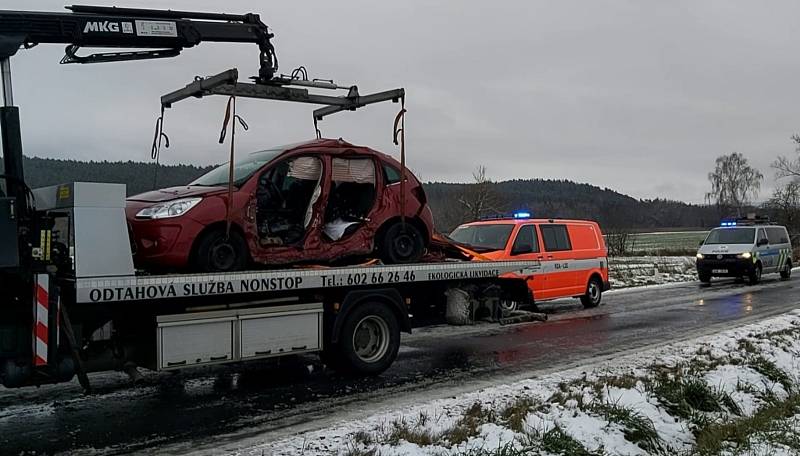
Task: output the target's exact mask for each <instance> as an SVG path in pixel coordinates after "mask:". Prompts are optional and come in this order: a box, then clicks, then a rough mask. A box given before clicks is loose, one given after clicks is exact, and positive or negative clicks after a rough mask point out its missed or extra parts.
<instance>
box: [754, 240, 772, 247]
mask: <svg viewBox="0 0 800 456" xmlns="http://www.w3.org/2000/svg"><path fill="white" fill-rule="evenodd" d="M767 244H769V240H767V239H759V240H758V242H757V243H756V247H761V246H762V245H767Z"/></svg>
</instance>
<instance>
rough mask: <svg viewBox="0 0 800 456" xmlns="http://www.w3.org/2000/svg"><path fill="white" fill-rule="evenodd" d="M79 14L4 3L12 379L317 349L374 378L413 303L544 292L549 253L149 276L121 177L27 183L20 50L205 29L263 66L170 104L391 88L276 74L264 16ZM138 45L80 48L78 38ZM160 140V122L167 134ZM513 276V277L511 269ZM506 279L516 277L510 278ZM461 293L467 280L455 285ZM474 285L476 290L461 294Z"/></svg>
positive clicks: (4, 303) (191, 36)
mask: <svg viewBox="0 0 800 456" xmlns="http://www.w3.org/2000/svg"><path fill="white" fill-rule="evenodd" d="M69 9H70V10H71V11H70V12H61V13H49V12H27V11H2V10H0V69H2V82H3V85H2V87H3V96H4V106H3V107H1V108H0V129H2V146H3V163H4V166H5V174H3V175H2V178H3V180H4V181H5V195H0V196H2V197H0V379H1V380H2V384H3V385H4V386H5V387H9V388H12V387H22V386H29V385H41V384H47V383H58V382H65V381H71V380H72V379H73V378H74V377H75V376H76V375H77V376H78V379H79V381H80V382H81V385H82V386H83V387H84V388H85V390H87V391H89V390H90V387H91V385H90V383H89V378H88V376H87V375H86V374H87V373H88V372H96V371H104V370H126V371H129V372H130V371H131V370H133V371H135V369H136V368H137V367H144V368H149V369H154V370H177V369H182V368H187V367H192V366H203V365H213V364H220V363H232V362H246V361H252V360H259V359H266V358H280V357H282V356H287V355H297V354H302V353H315V352H318V353H321V354H322V356H323V358H324V360H325V362H326V364H328V365H330V366H333V367H335V368H336V369H338V370H341V371H345V372H349V373H353V374H360V375H374V374H378V373H380V372H382V371H384V370H385V369H387V368H388V367H389V366H390V365H391V364H392V362H393V361H394V360H395V358H396V355H397V351H398V349H399V344H400V333H401V332H410V331H411V327H412V318H413V317H412V316H413V315H418V314H420V313H424V312H427V311H429V310H430V309H435V310H436V311H438V312H441V313H444V309H445V307H447V306H448V300H452V299H453V298H452V297H453V296H461V297H462V298H463V296H468V301H469V302H468V305H467V308H468V309H469V312H471V313H472V314H473V315H472V316H475V314H480V313H483V314H485V315H488V316H490V317H494V318H500V317H503V316H504V314H503V312H504V310H503V309H506V308H507V306H504V305H503V304H504V303H508V302H529V301H530V300H532V297H531V296H530V293H529V292H528V289H527V286H526V285H525V282H524V281H523V280H522V279H515V278H514V277H515V276H516V275H520V276H522V275H532V274H535V273H536V272H537V271H539V270H540V268H541V265H540V263H539V262H537V261H479V262H470V261H439V262H433V263H418V264H403V265H374V264H368V265H361V266H346V267H305V268H301V267H296V268H288V269H280V270H254V271H246V272H236V273H206V274H167V275H150V274H146V273H141V272H139V271H136V270H134V268H133V261H132V253H131V247H130V242H129V234H128V229H127V226H126V221H125V216H124V205H125V186H124V185H120V184H102V183H81V182H76V183H67V184H64V185H56V186H53V187H47V188H42V189H35V190H31V189H30V188H29V187H28V186H27V185H26V183H25V179H24V174H23V169H22V142H21V134H20V125H19V112H18V108H17V107H16V106H14V104H13V95H12V86H11V71H10V58H11V57H12V56H13V55H15V54H16V52H17V51H18V50H19V49H20V48H23V47H24V48H26V49H27V48H30V47H33V46H35V45H37V44H40V43H62V44H66V45H67V48H66V55H65V57H64V59H63V60H62V63H103V62H114V61H124V60H142V59H152V58H162V57H173V56H175V55H177V54H178V53H180V51H181V50H182V49H184V48H187V47H191V46H194V45H196V44H199V43H200V42H203V41H217V42H248V43H255V44H257V45H258V47H259V65H260V69H259V73H258V75H257V76H256V77H254V78H253V79H254V81H253V82H248V83H244V82H237V81H236V78H237V76H238V74H237V73H236V72H230V71H229V72H226V73H223V74H221V75H220V76H217V77H212V78H208V79H198V80H195V81H194V82H193V83H191V84H189V85H188V86H187V87H186V88H185V89H181V90H179V91H176V92H173V93H171V94H168V95H167V96H165V97H166V98H162V106H165V107H168V106H170V105H171V104H172V103H174V102H176V101H179V100H181V99H184V98H187V97H192V96H195V97H200V96H205V95H212V94H225V95H230V94H231V93H230V91H231V87H232V86H233V89H234V91H235V95H237V96H250V97H254V98H262V99H271V100H283V101H291V102H303V103H314V104H319V105H323V107H322V108H320V109H318V110H317V111H315V114H314V121H315V124H316V121H317V120H321V119H322V117H324V116H326V115H329V114H332V113H335V112H340V111H346V110H355V109H357V108H360V107H362V106H365V105H367V104H371V103H375V102H380V101H389V100H391V101H397V100H398V98H400V99H402V97H404V95H405V94H404V92H403V90H402V89H395V90H392V91H388V92H381V93H378V94H373V95H367V96H361V95H359V93H358V89H357V88H356V87H355V86H351V87H347V88H346V89H347V91H348V92H347V95H346V96H327V95H316V94H313V93H309V91H308V89H309V88H313V89H334V90H335V89H342V87H339V86H336V85H335V84H333V83H332V82H329V81H328V82H326V81H318V80H308V79H306V78H304V77H298V76H297V74H294V75H292V76H284V75H276V74H275V72H276V70H277V59H276V57H275V53H274V48H273V46H272V43H271V41H270V40H271V38H272V34H271V33H270V32H269V30H268V29H267V26H266V25H264V24H263V23H262V22H261V20H260V18H259V16H258V15H255V14H245V15H231V14H212V13H193V12H181V11H168V10H142V9H127V8H108V7H89V6H72V7H69ZM84 46H88V47H104V48H109V47H110V48H138V49H141V50H134V51H114V52H107V53H100V54H92V55H88V56H79V55H78V51H79V48H80V47H84ZM157 137H159V134H158V133H157ZM509 274H510V275H511V278H509ZM501 276H505V277H502V278H501ZM453 290H460V293H457V294H454V293H452V291H453ZM464 290H468V292H465V291H464Z"/></svg>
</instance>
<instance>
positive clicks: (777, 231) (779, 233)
mask: <svg viewBox="0 0 800 456" xmlns="http://www.w3.org/2000/svg"><path fill="white" fill-rule="evenodd" d="M767 238H768V239H769V243H770V244H788V243H789V235H788V234H787V233H786V228H782V227H777V226H776V227H773V228H767Z"/></svg>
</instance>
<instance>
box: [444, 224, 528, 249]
mask: <svg viewBox="0 0 800 456" xmlns="http://www.w3.org/2000/svg"><path fill="white" fill-rule="evenodd" d="M513 229H514V225H510V224H496V225H494V224H493V225H462V226H459V227H458V228H456V229H455V230H453V232H452V233H450V238H451V239H453V240H454V241H456V242H460V243H462V244H467V245H470V246H472V247H475V248H478V249H481V250H503V249H505V248H506V244H507V243H508V237H509V236H510V235H511V231H512V230H513Z"/></svg>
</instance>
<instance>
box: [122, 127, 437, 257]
mask: <svg viewBox="0 0 800 456" xmlns="http://www.w3.org/2000/svg"><path fill="white" fill-rule="evenodd" d="M400 175H401V173H400V163H398V162H397V161H396V160H395V159H393V158H392V157H390V156H388V155H386V154H383V153H380V152H377V151H375V150H372V149H369V148H367V147H361V146H354V145H352V144H349V143H347V142H345V141H343V140H341V139H339V140H335V139H319V140H313V141H309V142H305V143H300V144H293V145H289V146H282V147H276V148H273V149H269V150H263V151H260V152H254V153H252V154H249V155H248V156H246V157H244V158H242V159H240V160H237V161H236V162H235V164H234V185H235V187H234V192H233V198H232V204H231V208H230V211H231V221H232V226H231V230H230V232H229V233H228V234H226V204H225V203H226V200H227V198H228V165H227V164H225V165H221V166H219V167H217V168H215V169H213V170H211V171H210V172H208V173H207V174H205V175H203V176H201V177H200V178H198V179H197V180H195V181H194V182H192V183H190V184H189V185H186V186H183V187H172V188H165V189H161V190H155V191H151V192H147V193H142V194H140V195H136V196H132V197H130V198H128V202H127V209H126V213H127V218H128V223H129V225H130V228H131V233H132V234H131V235H132V241H133V246H134V262H135V264H136V266H137V267H140V268H145V269H159V270H163V269H173V270H177V269H179V270H186V269H190V270H196V271H203V272H211V271H236V270H242V269H246V268H247V266H248V265H249V264H250V263H251V262H253V263H260V264H265V265H279V264H287V263H297V262H333V261H338V260H342V259H344V258H347V257H351V258H352V257H356V258H357V257H364V256H367V255H378V256H379V257H380V258H381V259H382V260H383V261H384V262H385V263H408V262H414V261H417V260H419V259H420V258H421V257H422V255H423V254H424V252H425V249H426V247H427V245H428V243H429V242H430V238H431V234H432V233H433V217H432V214H431V210H430V208H429V207H428V205H427V201H426V198H425V193H424V191H423V188H422V185H421V184H420V182H419V181H418V180H417V179H416V178H415V177H414V176H413V175H412V174H411V173H410V172H408V171H406V185H405V192H406V195H405V210H404V211H403V210H401V201H402V198H401V194H400V189H401V185H400ZM401 215H405V217H406V223H405V224H402V223H401Z"/></svg>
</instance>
